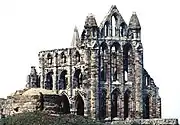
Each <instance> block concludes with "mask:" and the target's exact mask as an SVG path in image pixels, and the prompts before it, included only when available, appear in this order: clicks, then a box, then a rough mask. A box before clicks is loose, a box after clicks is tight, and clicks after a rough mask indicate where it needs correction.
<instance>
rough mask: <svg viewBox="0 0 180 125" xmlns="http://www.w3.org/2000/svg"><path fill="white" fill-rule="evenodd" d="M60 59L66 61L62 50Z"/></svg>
mask: <svg viewBox="0 0 180 125" xmlns="http://www.w3.org/2000/svg"><path fill="white" fill-rule="evenodd" d="M61 60H62V62H63V63H66V56H65V54H64V52H62V53H61Z"/></svg>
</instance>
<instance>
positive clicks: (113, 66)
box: [111, 42, 120, 81]
mask: <svg viewBox="0 0 180 125" xmlns="http://www.w3.org/2000/svg"><path fill="white" fill-rule="evenodd" d="M119 49H120V45H119V43H116V42H115V43H113V45H112V47H111V72H112V78H113V81H116V80H117V68H118V62H117V61H118V58H117V57H118V50H119Z"/></svg>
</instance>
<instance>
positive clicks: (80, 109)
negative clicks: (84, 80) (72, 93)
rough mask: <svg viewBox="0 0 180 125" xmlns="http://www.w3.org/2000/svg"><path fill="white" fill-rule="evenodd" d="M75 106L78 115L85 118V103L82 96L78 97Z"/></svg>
mask: <svg viewBox="0 0 180 125" xmlns="http://www.w3.org/2000/svg"><path fill="white" fill-rule="evenodd" d="M75 106H76V114H77V115H81V116H84V101H83V99H82V97H81V96H80V94H78V95H77V96H76V101H75Z"/></svg>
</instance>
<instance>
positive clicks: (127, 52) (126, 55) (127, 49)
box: [123, 43, 131, 82]
mask: <svg viewBox="0 0 180 125" xmlns="http://www.w3.org/2000/svg"><path fill="white" fill-rule="evenodd" d="M130 57H131V45H130V44H129V43H127V44H125V45H124V47H123V76H124V82H127V81H128V72H129V63H130Z"/></svg>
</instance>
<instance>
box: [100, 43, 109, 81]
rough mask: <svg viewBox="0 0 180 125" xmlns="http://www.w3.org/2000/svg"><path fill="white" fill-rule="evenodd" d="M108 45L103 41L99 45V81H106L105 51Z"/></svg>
mask: <svg viewBox="0 0 180 125" xmlns="http://www.w3.org/2000/svg"><path fill="white" fill-rule="evenodd" d="M107 49H108V47H107V44H106V43H105V42H103V43H102V44H101V46H100V62H101V63H100V67H101V70H100V80H101V81H106V62H105V59H106V51H107Z"/></svg>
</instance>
